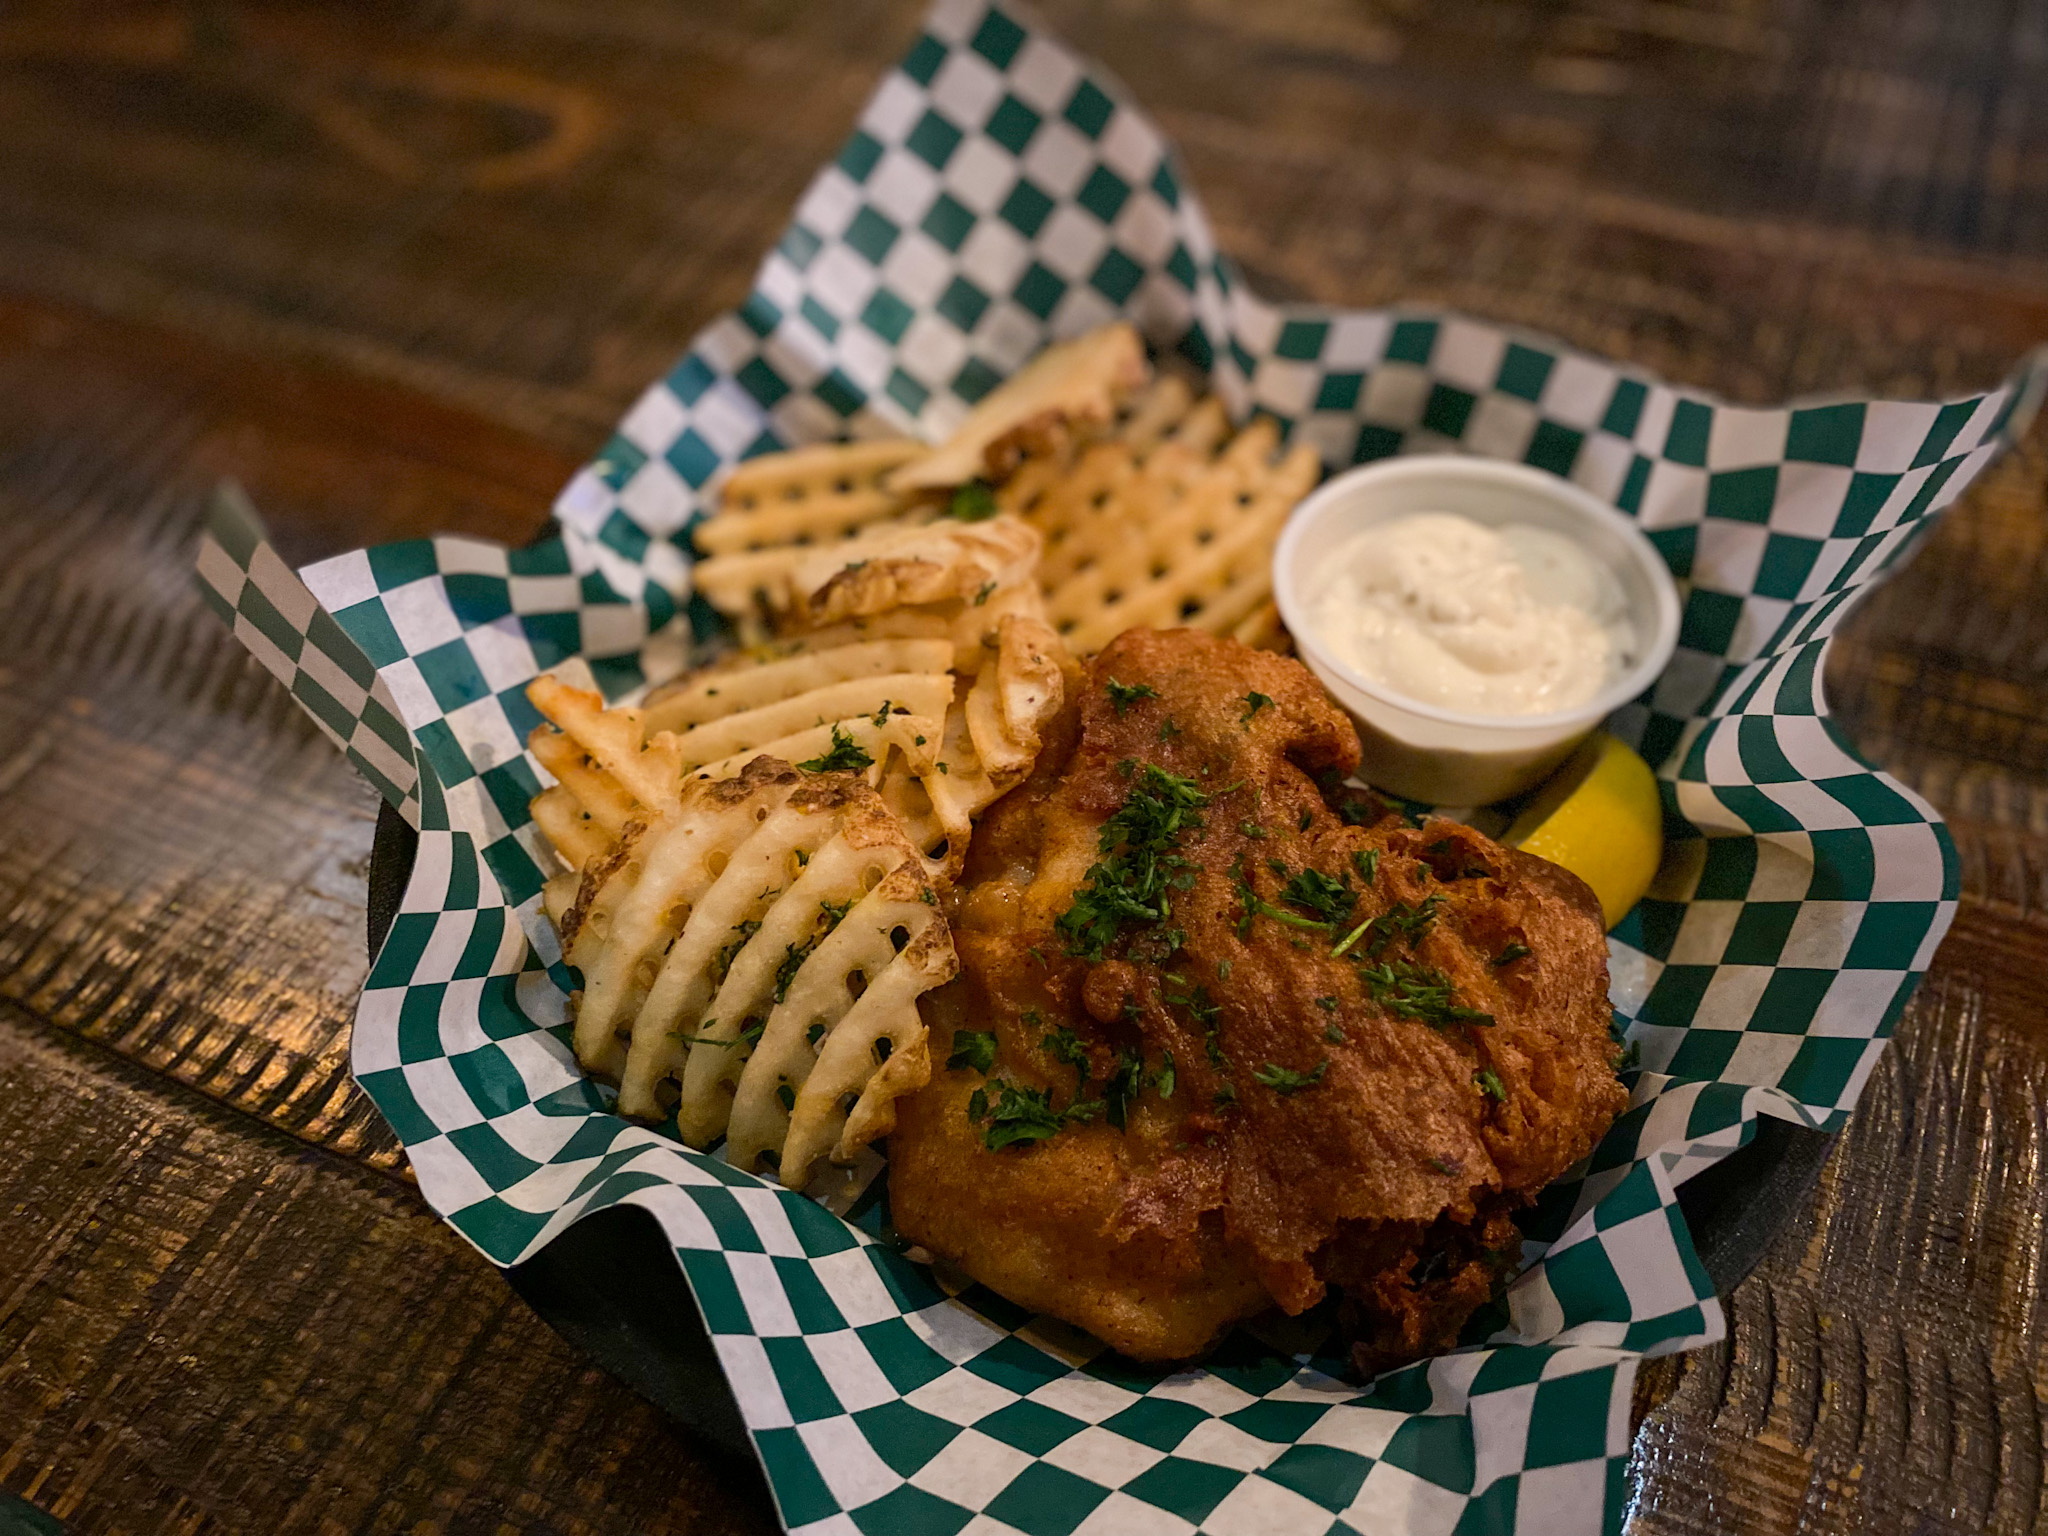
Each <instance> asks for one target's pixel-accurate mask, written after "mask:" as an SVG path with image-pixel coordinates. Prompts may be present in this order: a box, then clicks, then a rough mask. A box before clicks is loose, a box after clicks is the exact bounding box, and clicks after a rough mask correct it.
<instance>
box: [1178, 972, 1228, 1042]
mask: <svg viewBox="0 0 2048 1536" xmlns="http://www.w3.org/2000/svg"><path fill="white" fill-rule="evenodd" d="M1166 979H1167V980H1168V981H1169V982H1174V981H1178V982H1180V983H1182V984H1183V985H1185V984H1186V978H1185V977H1182V976H1179V975H1170V976H1168V977H1167V978H1166ZM1164 995H1165V998H1166V1000H1167V1001H1168V1002H1169V1003H1172V1004H1174V1005H1175V1006H1177V1007H1181V1008H1185V1009H1187V1011H1188V1015H1189V1017H1190V1018H1192V1019H1193V1020H1194V1021H1195V1022H1196V1023H1197V1024H1200V1025H1201V1026H1202V1027H1203V1028H1204V1029H1206V1028H1208V1027H1209V1025H1211V1024H1213V1023H1214V1022H1215V1021H1216V1018H1217V1016H1218V1015H1219V1014H1221V1013H1222V1012H1223V1005H1222V1004H1221V1003H1219V1002H1217V1001H1216V1000H1215V999H1214V998H1212V997H1211V996H1209V989H1208V988H1207V987H1204V986H1200V985H1197V986H1196V987H1194V988H1193V989H1191V990H1189V991H1185V992H1168V993H1166V994H1164Z"/></svg>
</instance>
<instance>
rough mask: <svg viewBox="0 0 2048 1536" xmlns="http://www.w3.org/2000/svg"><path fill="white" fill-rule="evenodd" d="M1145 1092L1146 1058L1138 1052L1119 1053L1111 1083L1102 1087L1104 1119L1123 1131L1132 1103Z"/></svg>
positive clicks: (1110, 1079)
mask: <svg viewBox="0 0 2048 1536" xmlns="http://www.w3.org/2000/svg"><path fill="white" fill-rule="evenodd" d="M1144 1091H1145V1058H1144V1056H1143V1055H1142V1054H1141V1053H1139V1052H1137V1051H1131V1050H1123V1051H1118V1052H1117V1055H1116V1065H1115V1066H1114V1067H1113V1068H1111V1069H1110V1074H1109V1081H1108V1082H1106V1083H1104V1084H1103V1085H1102V1101H1103V1104H1104V1109H1103V1113H1102V1118H1103V1119H1105V1120H1107V1121H1108V1122H1109V1123H1110V1124H1111V1125H1113V1126H1115V1127H1116V1128H1117V1129H1118V1130H1122V1129H1123V1128H1124V1116H1125V1114H1126V1112H1127V1111H1128V1110H1129V1108H1130V1105H1131V1103H1132V1101H1134V1100H1135V1099H1136V1098H1137V1097H1138V1095H1139V1094H1141V1093H1143V1092H1144Z"/></svg>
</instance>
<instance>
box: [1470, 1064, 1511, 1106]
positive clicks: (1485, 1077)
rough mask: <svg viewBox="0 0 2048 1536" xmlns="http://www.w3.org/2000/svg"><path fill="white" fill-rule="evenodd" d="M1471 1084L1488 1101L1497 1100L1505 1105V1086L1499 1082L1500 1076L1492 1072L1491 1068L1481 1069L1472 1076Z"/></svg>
mask: <svg viewBox="0 0 2048 1536" xmlns="http://www.w3.org/2000/svg"><path fill="white" fill-rule="evenodd" d="M1472 1083H1473V1086H1474V1087H1476V1088H1477V1089H1478V1090H1479V1091H1480V1092H1481V1093H1483V1094H1485V1095H1486V1096H1487V1097H1488V1098H1489V1099H1498V1100H1500V1102H1501V1103H1503V1104H1505V1103H1507V1101H1508V1089H1507V1084H1505V1083H1503V1082H1502V1081H1501V1080H1500V1074H1499V1073H1498V1072H1496V1071H1494V1070H1493V1068H1491V1067H1481V1068H1480V1069H1479V1070H1478V1071H1477V1072H1474V1073H1473V1074H1472Z"/></svg>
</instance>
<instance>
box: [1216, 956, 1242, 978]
mask: <svg viewBox="0 0 2048 1536" xmlns="http://www.w3.org/2000/svg"><path fill="white" fill-rule="evenodd" d="M1236 964H1237V962H1236V961H1235V960H1218V961H1217V962H1216V979H1217V980H1218V981H1228V980H1230V970H1231V967H1232V966H1234V965H1236Z"/></svg>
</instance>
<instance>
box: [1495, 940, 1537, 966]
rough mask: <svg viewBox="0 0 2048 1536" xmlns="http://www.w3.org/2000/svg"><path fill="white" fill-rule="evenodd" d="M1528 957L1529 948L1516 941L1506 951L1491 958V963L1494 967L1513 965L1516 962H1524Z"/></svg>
mask: <svg viewBox="0 0 2048 1536" xmlns="http://www.w3.org/2000/svg"><path fill="white" fill-rule="evenodd" d="M1528 957H1529V946H1528V945H1526V944H1524V943H1522V942H1521V940H1519V939H1517V940H1516V941H1515V942H1514V943H1512V944H1510V945H1509V946H1508V947H1507V948H1506V949H1504V950H1502V951H1501V952H1500V953H1499V954H1497V955H1495V956H1494V957H1493V963H1494V964H1495V965H1513V964H1514V963H1515V962H1516V961H1517V960H1526V959H1527V958H1528Z"/></svg>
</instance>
